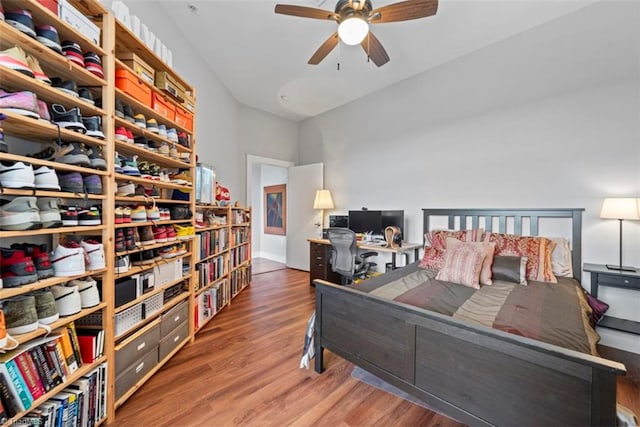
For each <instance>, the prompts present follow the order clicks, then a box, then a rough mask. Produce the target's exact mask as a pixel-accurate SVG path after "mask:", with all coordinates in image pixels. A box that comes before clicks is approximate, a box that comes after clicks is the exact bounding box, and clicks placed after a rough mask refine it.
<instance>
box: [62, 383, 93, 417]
mask: <svg viewBox="0 0 640 427" xmlns="http://www.w3.org/2000/svg"><path fill="white" fill-rule="evenodd" d="M70 390H77V391H78V392H80V393H81V398H80V400H81V403H80V405H79V407H80V410H79V423H78V427H90V426H92V425H93V424H92V423H91V418H92V417H91V396H90V393H91V381H90V380H89V379H87V378H85V377H83V378H80V379H79V380H77V381H76V382H74V383H73V384H69V387H67V388H66V389H65V391H70Z"/></svg>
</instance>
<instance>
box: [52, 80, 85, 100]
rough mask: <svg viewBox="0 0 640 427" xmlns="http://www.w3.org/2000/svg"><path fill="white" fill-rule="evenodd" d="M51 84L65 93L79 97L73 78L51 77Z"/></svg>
mask: <svg viewBox="0 0 640 427" xmlns="http://www.w3.org/2000/svg"><path fill="white" fill-rule="evenodd" d="M51 86H52V87H54V88H56V89H58V90H59V91H61V92H64V93H66V94H67V95H71V96H75V97H76V98H79V97H80V89H78V84H77V83H76V82H75V80H62V79H61V78H60V77H53V78H52V79H51Z"/></svg>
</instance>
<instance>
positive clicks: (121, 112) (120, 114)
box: [115, 98, 124, 119]
mask: <svg viewBox="0 0 640 427" xmlns="http://www.w3.org/2000/svg"><path fill="white" fill-rule="evenodd" d="M115 115H116V117H120V118H121V119H124V106H123V105H122V101H120V100H119V99H117V98H116V111H115Z"/></svg>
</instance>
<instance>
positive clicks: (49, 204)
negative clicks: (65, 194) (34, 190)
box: [36, 197, 62, 228]
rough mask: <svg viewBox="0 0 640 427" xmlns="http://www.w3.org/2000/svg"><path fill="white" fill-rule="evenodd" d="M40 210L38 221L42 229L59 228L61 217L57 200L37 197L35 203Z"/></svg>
mask: <svg viewBox="0 0 640 427" xmlns="http://www.w3.org/2000/svg"><path fill="white" fill-rule="evenodd" d="M36 203H37V205H38V209H40V221H41V222H42V228H52V227H60V226H61V225H62V217H61V215H60V208H59V207H58V199H57V198H55V197H39V198H38V201H37V202H36Z"/></svg>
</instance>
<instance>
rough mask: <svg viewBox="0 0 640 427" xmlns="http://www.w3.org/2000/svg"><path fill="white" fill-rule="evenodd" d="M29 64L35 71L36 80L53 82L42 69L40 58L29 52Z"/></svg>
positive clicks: (47, 82) (46, 82)
mask: <svg viewBox="0 0 640 427" xmlns="http://www.w3.org/2000/svg"><path fill="white" fill-rule="evenodd" d="M27 64H28V65H29V68H31V71H33V77H35V79H36V80H38V81H39V82H42V83H45V84H48V85H50V84H51V79H50V78H49V77H48V76H47V75H46V74H45V72H44V71H43V70H42V67H41V66H40V63H39V62H38V58H36V57H35V56H33V55H30V54H28V53H27Z"/></svg>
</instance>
